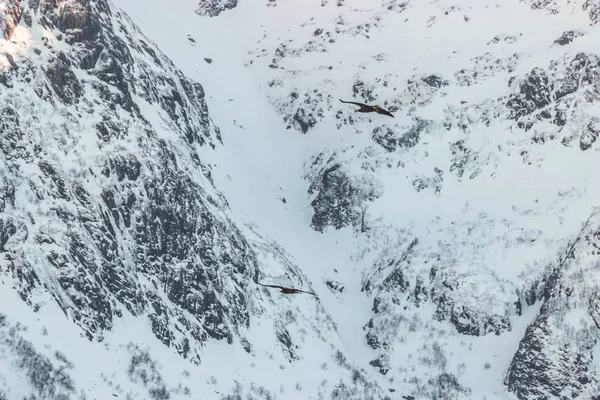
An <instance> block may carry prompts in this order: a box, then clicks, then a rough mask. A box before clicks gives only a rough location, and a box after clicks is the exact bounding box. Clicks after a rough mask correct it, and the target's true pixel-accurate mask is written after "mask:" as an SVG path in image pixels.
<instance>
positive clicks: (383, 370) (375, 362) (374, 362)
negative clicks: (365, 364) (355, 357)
mask: <svg viewBox="0 0 600 400" xmlns="http://www.w3.org/2000/svg"><path fill="white" fill-rule="evenodd" d="M369 365H372V366H373V367H375V368H378V369H379V373H380V374H382V375H386V374H387V373H388V371H389V370H390V369H389V368H388V367H386V366H385V365H384V363H383V362H382V360H381V359H380V358H377V359H375V360H372V361H369Z"/></svg>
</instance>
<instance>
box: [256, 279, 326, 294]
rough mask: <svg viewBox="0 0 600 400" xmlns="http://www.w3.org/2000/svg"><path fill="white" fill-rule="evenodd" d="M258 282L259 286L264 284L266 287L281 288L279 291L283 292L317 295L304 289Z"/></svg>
mask: <svg viewBox="0 0 600 400" xmlns="http://www.w3.org/2000/svg"><path fill="white" fill-rule="evenodd" d="M258 284H259V285H261V286H266V287H272V288H277V289H281V293H285V294H296V293H308V294H312V295H313V296H316V295H317V294H316V293H313V292H306V291H304V290H300V289H293V288H287V287H283V286H277V285H263V284H262V283H260V282H258Z"/></svg>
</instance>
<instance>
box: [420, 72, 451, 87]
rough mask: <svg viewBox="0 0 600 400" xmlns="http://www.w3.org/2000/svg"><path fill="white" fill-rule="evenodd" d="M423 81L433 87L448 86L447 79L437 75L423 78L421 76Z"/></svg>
mask: <svg viewBox="0 0 600 400" xmlns="http://www.w3.org/2000/svg"><path fill="white" fill-rule="evenodd" d="M422 79H423V82H425V83H426V84H428V85H429V86H432V87H435V88H441V87H442V86H448V85H449V83H448V81H446V80H444V79H442V78H440V77H439V76H437V75H429V76H427V77H425V78H422Z"/></svg>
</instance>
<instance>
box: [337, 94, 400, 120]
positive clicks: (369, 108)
mask: <svg viewBox="0 0 600 400" xmlns="http://www.w3.org/2000/svg"><path fill="white" fill-rule="evenodd" d="M340 101H341V102H342V103H348V104H354V105H356V106H359V107H360V108H359V109H358V110H356V111H357V112H361V113H368V112H376V113H377V114H383V115H387V116H388V117H392V118H394V116H393V115H392V113H390V112H389V111H387V110H384V109H383V108H381V107H379V106H370V105H368V104H363V103H356V102H354V101H344V100H342V99H340Z"/></svg>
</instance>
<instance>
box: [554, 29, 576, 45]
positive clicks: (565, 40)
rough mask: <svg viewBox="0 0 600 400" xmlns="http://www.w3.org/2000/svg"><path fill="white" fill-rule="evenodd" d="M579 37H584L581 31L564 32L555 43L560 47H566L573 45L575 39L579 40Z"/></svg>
mask: <svg viewBox="0 0 600 400" xmlns="http://www.w3.org/2000/svg"><path fill="white" fill-rule="evenodd" d="M579 36H583V32H580V31H565V32H563V34H562V35H561V37H559V38H558V39H556V40H555V41H554V43H555V44H558V45H559V46H565V45H567V44H569V43H571V42H572V41H573V40H574V39H575V38H577V37H579Z"/></svg>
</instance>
